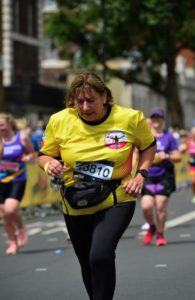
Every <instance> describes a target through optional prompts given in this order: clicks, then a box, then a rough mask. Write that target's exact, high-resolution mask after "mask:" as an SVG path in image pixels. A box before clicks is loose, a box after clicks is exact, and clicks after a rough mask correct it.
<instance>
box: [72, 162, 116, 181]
mask: <svg viewBox="0 0 195 300" xmlns="http://www.w3.org/2000/svg"><path fill="white" fill-rule="evenodd" d="M113 170H114V162H111V161H107V160H98V161H90V162H89V161H88V162H81V161H77V162H76V166H75V169H74V172H73V174H74V177H75V178H79V179H82V180H90V181H107V180H110V179H111V178H112V173H113Z"/></svg>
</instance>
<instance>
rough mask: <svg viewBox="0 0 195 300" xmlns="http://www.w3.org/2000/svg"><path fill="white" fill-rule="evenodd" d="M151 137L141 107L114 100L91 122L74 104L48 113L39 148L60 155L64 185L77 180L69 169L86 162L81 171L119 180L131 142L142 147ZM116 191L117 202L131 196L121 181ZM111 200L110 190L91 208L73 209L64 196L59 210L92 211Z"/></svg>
mask: <svg viewBox="0 0 195 300" xmlns="http://www.w3.org/2000/svg"><path fill="white" fill-rule="evenodd" d="M153 141H154V136H153V135H152V133H151V131H150V129H149V127H148V125H147V123H146V121H145V118H144V115H143V113H142V112H141V111H137V110H133V109H129V108H125V107H121V106H119V105H115V104H114V105H113V106H112V107H111V111H110V114H109V115H108V117H107V118H106V120H104V121H102V122H101V123H99V124H93V125H92V124H88V123H86V122H84V121H83V120H82V119H81V118H80V117H79V115H78V113H77V111H76V109H75V108H66V109H64V110H62V111H60V112H57V113H55V114H53V115H52V116H51V117H50V120H49V122H48V124H47V127H46V130H45V133H44V144H43V146H42V148H41V149H40V152H41V153H42V154H45V155H49V156H52V157H59V156H60V157H61V158H62V160H63V161H64V162H65V164H66V171H65V174H64V182H65V184H66V185H67V186H69V185H71V184H73V183H74V182H75V181H77V180H78V179H75V178H74V177H73V171H74V172H75V170H76V171H79V170H80V169H81V168H80V167H81V166H82V163H86V162H87V163H88V166H90V168H89V169H86V165H84V168H83V169H82V172H84V173H86V174H89V173H90V172H91V174H90V175H94V176H96V177H98V176H100V177H101V178H102V177H105V178H106V179H122V183H123V182H125V181H126V180H127V178H129V177H131V170H132V152H133V148H134V146H135V147H137V148H138V149H139V150H144V149H145V148H147V147H148V146H149V145H150V144H151V143H152V142H153ZM102 162H103V164H102ZM104 163H105V165H104ZM94 165H95V169H94ZM86 170H87V171H88V172H85V171H86ZM79 172H80V171H79ZM116 195H117V200H118V202H124V201H125V202H127V201H134V200H135V199H134V198H133V197H132V196H131V195H129V194H127V193H125V190H124V189H123V187H122V184H121V185H120V186H119V187H118V188H117V190H116ZM113 204H114V200H113V196H112V194H111V195H110V196H109V197H108V198H107V199H106V200H104V201H103V202H102V203H100V204H98V205H97V206H95V207H92V208H81V209H73V208H71V206H70V205H69V204H68V202H67V201H66V199H65V200H63V211H64V213H65V214H66V213H68V214H69V215H83V214H92V213H95V212H97V211H99V210H102V209H105V208H107V207H110V206H112V205H113Z"/></svg>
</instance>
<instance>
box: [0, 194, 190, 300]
mask: <svg viewBox="0 0 195 300" xmlns="http://www.w3.org/2000/svg"><path fill="white" fill-rule="evenodd" d="M191 197H192V193H191V191H190V190H189V189H188V190H185V191H181V192H176V193H174V195H172V197H171V200H170V203H169V208H168V220H167V230H166V237H167V239H168V245H167V246H166V247H156V246H155V244H152V245H150V246H144V245H143V244H142V236H143V231H142V230H141V229H140V226H141V225H142V224H143V223H144V220H143V218H142V215H141V211H140V207H139V202H138V203H137V208H136V212H135V215H134V219H133V221H132V223H131V225H130V227H129V228H128V229H127V230H126V232H125V234H124V235H123V238H122V239H121V241H120V243H119V245H118V248H117V256H116V266H117V284H116V292H115V297H114V300H127V299H133V300H134V299H136V300H157V299H158V300H173V299H177V300H194V299H195V204H192V203H191ZM26 226H27V228H28V232H29V243H28V245H27V246H26V247H25V248H23V249H22V250H21V251H20V253H19V254H17V255H16V256H11V257H10V256H6V255H5V254H4V253H5V249H6V242H7V237H6V235H5V233H4V228H3V226H2V225H0V299H1V300H27V299H28V300H44V299H47V300H54V299H55V300H62V299H64V300H66V299H67V300H87V299H88V297H87V294H86V292H85V289H84V286H83V283H82V281H81V275H80V268H79V264H78V262H77V259H76V257H75V255H74V252H73V249H72V245H71V242H68V241H66V240H65V236H66V228H65V225H64V221H63V217H62V215H61V213H59V212H57V213H56V214H55V215H52V216H46V217H44V218H43V217H36V218H33V219H31V220H26ZM105 300H106V299H105Z"/></svg>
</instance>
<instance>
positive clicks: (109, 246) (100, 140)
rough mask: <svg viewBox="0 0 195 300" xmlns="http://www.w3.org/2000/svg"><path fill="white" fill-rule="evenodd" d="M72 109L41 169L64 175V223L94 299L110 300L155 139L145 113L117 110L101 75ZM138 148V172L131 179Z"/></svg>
mask: <svg viewBox="0 0 195 300" xmlns="http://www.w3.org/2000/svg"><path fill="white" fill-rule="evenodd" d="M66 106H67V108H66V109H64V110H62V111H60V112H57V113H56V114H53V115H52V116H51V118H50V120H49V122H48V124H47V127H46V130H45V133H44V138H43V146H42V148H41V150H40V156H39V165H40V167H41V168H43V169H45V171H46V173H47V174H48V175H50V176H60V175H61V176H62V174H63V186H62V188H61V193H62V203H63V212H64V217H65V221H66V225H67V228H68V232H69V234H70V238H71V241H72V243H73V247H74V250H75V252H76V255H77V257H78V259H79V262H80V265H81V271H82V276H83V281H84V284H85V287H86V290H87V292H88V295H89V298H90V299H99V300H101V299H102V300H103V299H106V300H110V299H112V298H113V294H114V289H115V249H116V246H117V244H118V241H119V240H120V238H121V236H122V234H123V233H124V231H125V229H126V228H127V226H128V224H129V223H130V221H131V219H132V217H133V214H134V209H135V199H136V198H137V197H138V196H139V195H140V194H141V190H142V187H143V183H144V178H145V177H147V170H148V168H149V166H150V164H151V162H152V160H153V158H154V154H155V150H156V146H155V138H154V137H153V135H152V133H151V131H150V129H149V127H148V125H147V123H146V120H145V118H144V115H143V113H142V112H140V111H136V110H133V109H129V108H125V107H121V106H119V105H116V104H113V98H112V94H111V91H110V90H109V89H108V87H107V86H106V85H105V84H104V82H103V81H102V80H101V79H100V77H99V76H97V75H96V74H94V73H91V72H83V73H81V74H79V75H78V76H77V77H76V78H75V79H74V81H73V82H72V84H71V87H70V90H69V94H68V96H67V103H66ZM135 147H136V148H137V149H139V151H140V154H139V161H138V170H137V172H136V174H135V176H134V177H131V170H132V153H133V149H134V148H135ZM60 160H62V161H63V164H62V163H61V162H60Z"/></svg>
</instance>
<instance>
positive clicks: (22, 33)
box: [0, 0, 63, 118]
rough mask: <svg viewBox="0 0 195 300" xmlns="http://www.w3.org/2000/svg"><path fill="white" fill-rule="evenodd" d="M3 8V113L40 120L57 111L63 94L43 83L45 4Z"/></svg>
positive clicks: (28, 0)
mask: <svg viewBox="0 0 195 300" xmlns="http://www.w3.org/2000/svg"><path fill="white" fill-rule="evenodd" d="M0 4H1V18H0V80H1V90H0V110H6V111H9V112H11V113H14V115H16V116H17V117H20V116H22V115H24V114H25V115H26V116H29V117H31V116H33V114H34V115H37V114H38V118H40V117H42V116H43V115H44V114H49V113H51V112H52V111H55V109H58V108H59V107H60V106H61V104H62V99H63V95H62V94H63V91H62V90H60V91H59V90H58V89H55V88H51V87H47V86H46V85H42V84H41V83H40V77H41V60H42V0H0ZM18 108H20V109H18Z"/></svg>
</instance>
